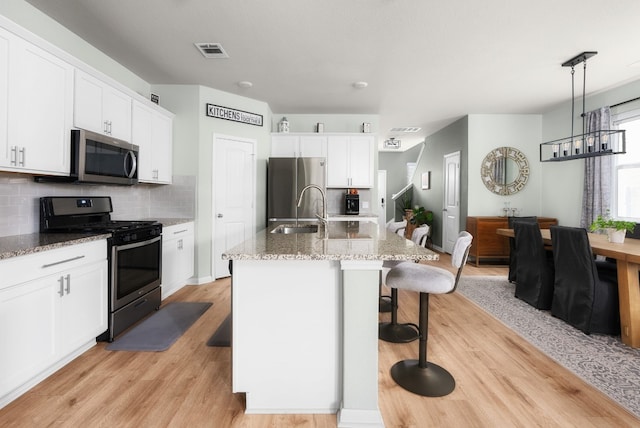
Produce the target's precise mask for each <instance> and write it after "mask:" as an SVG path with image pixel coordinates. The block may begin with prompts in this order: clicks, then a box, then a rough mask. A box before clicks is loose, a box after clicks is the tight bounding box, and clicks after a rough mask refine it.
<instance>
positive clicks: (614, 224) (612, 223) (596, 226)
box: [589, 211, 636, 244]
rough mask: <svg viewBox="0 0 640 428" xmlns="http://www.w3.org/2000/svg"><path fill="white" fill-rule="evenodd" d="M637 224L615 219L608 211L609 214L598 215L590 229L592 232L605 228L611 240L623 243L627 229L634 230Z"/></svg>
mask: <svg viewBox="0 0 640 428" xmlns="http://www.w3.org/2000/svg"><path fill="white" fill-rule="evenodd" d="M635 226H636V224H635V223H634V222H632V221H624V220H614V219H612V218H610V217H609V215H608V211H607V214H605V215H604V216H602V215H598V216H597V217H596V219H595V220H594V222H593V223H591V226H590V227H589V229H590V230H591V231H592V232H595V231H598V230H604V231H606V232H607V237H608V239H609V242H614V243H619V244H621V243H623V242H624V237H625V235H626V233H627V231H629V232H633V229H634V228H635Z"/></svg>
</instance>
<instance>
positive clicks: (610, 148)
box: [540, 51, 626, 162]
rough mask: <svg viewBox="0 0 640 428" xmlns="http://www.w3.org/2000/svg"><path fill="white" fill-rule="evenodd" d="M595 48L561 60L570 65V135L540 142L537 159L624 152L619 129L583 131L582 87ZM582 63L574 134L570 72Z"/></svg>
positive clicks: (572, 86) (572, 90)
mask: <svg viewBox="0 0 640 428" xmlns="http://www.w3.org/2000/svg"><path fill="white" fill-rule="evenodd" d="M597 53H598V52H593V51H591V52H582V53H581V54H579V55H577V56H575V57H573V58H571V59H570V60H568V61H566V62H565V63H563V64H562V66H563V67H571V136H570V137H567V138H560V139H558V140H553V141H548V142H546V143H542V144H540V162H552V161H556V162H557V161H566V160H572V159H582V158H588V157H596V156H606V155H616V154H621V153H625V150H626V141H625V133H624V131H623V130H612V129H601V130H598V131H591V132H587V129H586V122H585V121H586V114H585V111H584V108H585V89H586V78H587V59H589V58H591V57H592V56H594V55H596V54H597ZM578 64H584V67H583V77H582V133H581V134H578V135H574V128H573V122H574V118H575V97H574V92H575V91H574V74H575V66H576V65H578Z"/></svg>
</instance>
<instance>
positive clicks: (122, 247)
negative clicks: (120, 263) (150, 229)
mask: <svg viewBox="0 0 640 428" xmlns="http://www.w3.org/2000/svg"><path fill="white" fill-rule="evenodd" d="M161 239H162V236H156V237H155V238H153V239H149V240H147V241H142V242H134V243H132V244H125V245H115V246H114V247H113V248H114V250H116V251H123V250H130V249H131V248H138V247H144V246H145V245H149V244H153V243H154V242H158V241H159V240H161Z"/></svg>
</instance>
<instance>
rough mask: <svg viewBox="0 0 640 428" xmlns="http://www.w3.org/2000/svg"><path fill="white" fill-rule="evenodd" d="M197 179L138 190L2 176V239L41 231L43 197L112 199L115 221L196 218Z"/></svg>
mask: <svg viewBox="0 0 640 428" xmlns="http://www.w3.org/2000/svg"><path fill="white" fill-rule="evenodd" d="M195 189H196V177H195V176H173V184H169V185H166V184H163V185H155V184H138V185H135V186H107V185H87V184H82V185H77V184H68V183H36V182H34V181H33V177H32V176H31V175H27V174H15V173H5V172H0V236H12V235H22V234H28V233H35V232H38V230H39V222H40V211H39V206H38V201H39V198H40V197H42V196H111V199H112V202H113V213H111V217H112V218H113V219H114V220H135V219H143V218H175V217H177V218H194V217H195Z"/></svg>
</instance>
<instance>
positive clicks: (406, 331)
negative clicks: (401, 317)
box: [378, 322, 420, 343]
mask: <svg viewBox="0 0 640 428" xmlns="http://www.w3.org/2000/svg"><path fill="white" fill-rule="evenodd" d="M418 337H420V333H419V332H418V330H417V327H416V326H415V325H414V324H398V323H394V322H381V323H379V324H378V338H379V339H382V340H384V341H385V342H391V343H409V342H413V341H414V340H416V339H417V338H418Z"/></svg>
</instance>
